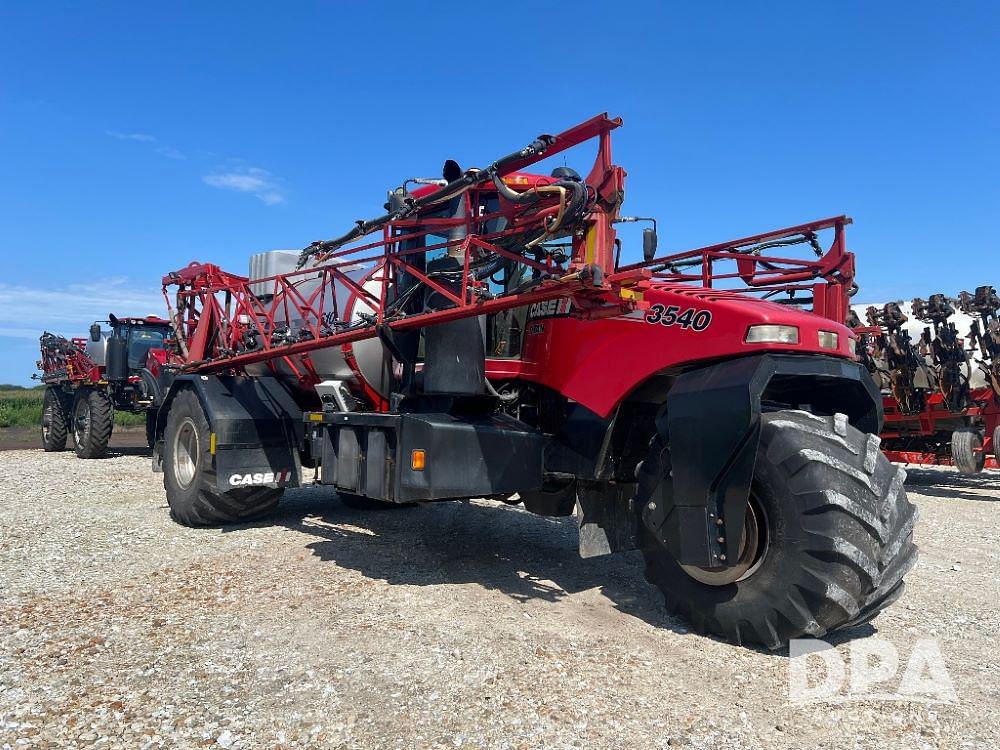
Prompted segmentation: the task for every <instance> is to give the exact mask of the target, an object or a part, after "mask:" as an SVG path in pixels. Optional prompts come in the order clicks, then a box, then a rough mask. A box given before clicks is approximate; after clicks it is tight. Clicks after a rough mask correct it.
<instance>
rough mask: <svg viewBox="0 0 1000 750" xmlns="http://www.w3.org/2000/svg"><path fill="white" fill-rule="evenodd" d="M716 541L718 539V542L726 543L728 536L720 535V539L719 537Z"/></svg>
mask: <svg viewBox="0 0 1000 750" xmlns="http://www.w3.org/2000/svg"><path fill="white" fill-rule="evenodd" d="M716 541H717V542H718V543H719V544H725V543H726V537H724V536H720V537H719V538H718V539H717V540H716Z"/></svg>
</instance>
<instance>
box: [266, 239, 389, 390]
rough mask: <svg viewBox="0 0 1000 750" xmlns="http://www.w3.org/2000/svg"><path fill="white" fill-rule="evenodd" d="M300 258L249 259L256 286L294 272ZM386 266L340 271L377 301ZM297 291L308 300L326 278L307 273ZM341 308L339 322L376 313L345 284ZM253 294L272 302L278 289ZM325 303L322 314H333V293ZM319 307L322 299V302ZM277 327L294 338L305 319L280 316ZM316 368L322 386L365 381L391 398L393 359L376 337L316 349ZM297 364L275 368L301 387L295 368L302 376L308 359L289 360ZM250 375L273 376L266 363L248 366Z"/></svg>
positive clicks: (298, 279) (276, 254) (285, 253)
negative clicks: (284, 326)
mask: <svg viewBox="0 0 1000 750" xmlns="http://www.w3.org/2000/svg"><path fill="white" fill-rule="evenodd" d="M298 258H299V253H298V252H297V251H292V250H272V251H269V252H264V253H257V254H256V255H253V256H251V258H250V273H249V278H250V281H251V282H255V281H257V280H258V279H266V278H268V277H271V276H276V275H278V274H286V273H291V272H292V271H294V270H295V265H296V263H297V262H298ZM310 265H311V263H307V264H306V265H305V267H304V268H303V270H304V271H308V270H309V267H310ZM380 269H381V264H379V265H374V264H368V265H365V266H361V265H358V264H352V263H344V264H342V265H341V266H339V270H340V271H342V272H343V273H345V274H347V276H349V277H350V278H351V280H352V281H354V282H355V283H357V284H358V285H359V286H361V287H362V288H363V289H365V290H366V291H368V292H369V293H371V294H372V295H374V296H376V297H378V296H379V294H380V292H381V282H380V281H379V280H377V277H379V276H380V274H379V273H378V272H379V271H380ZM293 278H294V281H295V288H296V290H297V291H298V292H299V293H300V294H302V295H303V296H304V297H307V298H308V297H309V295H311V294H313V293H315V291H316V289H317V287H318V286H319V283H320V279H321V274H318V273H317V274H309V273H303V274H301V275H298V276H295V277H293ZM333 286H334V287H335V289H336V297H337V298H336V309H337V310H338V311H339V313H340V319H341V320H345V321H348V322H352V323H353V322H356V321H359V320H360V316H361V315H362V314H373V313H374V312H375V310H374V308H373V307H372V306H371V305H370V304H369V303H368V302H367V301H365V300H363V299H359V298H358V295H357V294H355V293H354V292H352V291H351V290H350V289H349V288H348V287H347V286H346V285H345V284H341V283H336V284H334V285H333ZM250 290H251V291H252V292H253V293H254V294H256V295H257V296H258V297H260V298H261V299H262V300H263V301H265V302H269V301H270V300H271V299H272V295H273V293H274V290H275V287H274V283H273V282H270V281H263V282H258V283H251V284H250ZM326 295H327V297H326V299H325V300H324V302H323V309H324V310H329V311H333V310H334V309H335V308H334V304H333V290H331V289H328V291H327V292H326ZM317 304H318V300H317ZM275 323H287V324H288V326H289V328H290V329H291V331H292V333H293V334H294V332H295V331H296V330H298V329H299V328H301V327H302V319H301V318H296V317H292V318H291V319H286V318H285V315H284V314H283V313H282V312H281V307H280V306H279V311H278V313H277V314H276V316H275ZM308 357H309V359H310V360H311V362H312V366H313V367H314V368H315V369H316V373H317V375H318V376H319V379H320V381H321V382H322V381H342V382H345V383H358V382H359V381H360V380H363V381H365V382H367V383H368V384H369V385H370V386H372V387H373V388H374V389H375V390H376V391H377V392H378V393H380V394H381V395H382V396H388V394H389V390H390V384H391V379H390V374H391V373H390V368H391V366H392V359H391V357H390V356H389V355H388V353H387V352H386V351H385V348H384V347H383V345H382V343H381V342H380V341H379V340H378V339H377V338H371V339H365V340H363V341H356V342H354V343H352V344H344V345H339V344H338V345H335V346H330V347H325V348H322V349H316V350H313V351H311V352H309V354H308ZM289 359H291V363H292V365H289V363H287V362H285V361H284V360H283V359H279V360H275V365H276V367H277V369H278V373H279V375H286V376H288V378H289V379H290V380H295V381H296V382H297V380H298V379H297V377H296V376H295V372H294V370H293V369H292V366H294V368H295V369H298V370H299V371H303V370H305V369H307V368H306V366H305V363H304V362H303V358H302V356H300V355H294V356H292V357H290V358H289ZM247 372H248V373H249V374H259V375H265V374H268V373H269V368H268V366H267V365H266V364H258V365H251V366H249V367H247Z"/></svg>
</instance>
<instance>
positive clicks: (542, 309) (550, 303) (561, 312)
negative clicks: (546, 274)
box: [528, 297, 573, 320]
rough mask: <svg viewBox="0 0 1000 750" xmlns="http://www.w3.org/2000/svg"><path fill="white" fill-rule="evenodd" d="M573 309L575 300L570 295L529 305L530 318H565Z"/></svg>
mask: <svg viewBox="0 0 1000 750" xmlns="http://www.w3.org/2000/svg"><path fill="white" fill-rule="evenodd" d="M572 309H573V300H571V299H570V298H569V297H563V298H562V299H550V300H545V302H536V303H535V304H533V305H531V306H529V307H528V320H538V319H539V318H565V317H566V316H567V315H569V313H570V310H572Z"/></svg>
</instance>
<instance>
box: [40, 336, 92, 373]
mask: <svg viewBox="0 0 1000 750" xmlns="http://www.w3.org/2000/svg"><path fill="white" fill-rule="evenodd" d="M47 336H51V337H52V338H51V339H48V338H47ZM86 347H87V339H85V338H73V339H65V338H63V337H62V336H56V335H55V334H49V333H47V334H45V335H44V336H42V339H41V359H40V360H38V363H37V366H38V369H39V370H41V371H42V375H41V380H42V382H43V383H45V384H46V385H56V384H59V383H67V382H68V383H71V384H74V385H91V384H94V383H97V382H98V381H99V380H100V379H101V368H99V367H98V366H97V365H96V364H95V363H94V360H92V359H91V358H90V357H88V356H87V352H86Z"/></svg>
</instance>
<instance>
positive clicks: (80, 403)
mask: <svg viewBox="0 0 1000 750" xmlns="http://www.w3.org/2000/svg"><path fill="white" fill-rule="evenodd" d="M90 393H91V389H90V388H81V389H80V390H79V391H77V394H76V398H75V399H74V401H73V412H72V417H71V419H70V432H71V433H72V435H73V448H74V449H75V450H76V454H77V455H78V456H80V457H83V454H84V453H85V452H86V450H87V442H88V440H89V439H90V433H91V431H92V430H93V426H94V425H93V421H94V415H93V414H91V409H90ZM84 412H86V415H87V429H86V432H83V433H80V432H79V427H78V423H79V420H80V419H81V417H82V416H83V413H84Z"/></svg>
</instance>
